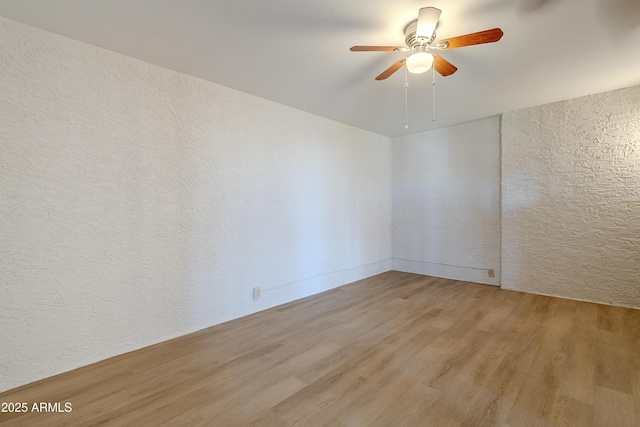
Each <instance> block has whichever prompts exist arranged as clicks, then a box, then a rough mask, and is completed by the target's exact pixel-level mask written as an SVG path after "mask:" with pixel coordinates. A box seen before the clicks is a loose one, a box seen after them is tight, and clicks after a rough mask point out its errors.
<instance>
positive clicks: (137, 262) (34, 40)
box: [0, 19, 391, 390]
mask: <svg viewBox="0 0 640 427" xmlns="http://www.w3.org/2000/svg"><path fill="white" fill-rule="evenodd" d="M0 93H1V94H2V95H1V96H0V292H1V296H0V337H1V338H0V390H6V389H9V388H13V387H15V386H18V385H21V384H24V383H27V382H30V381H33V380H37V379H40V378H43V377H46V376H49V375H52V374H56V373H59V372H62V371H66V370H69V369H73V368H76V367H79V366H81V365H86V364H89V363H91V362H95V361H97V360H101V359H104V358H107V357H110V356H113V355H116V354H120V353H123V352H127V351H130V350H133V349H137V348H140V347H143V346H146V345H150V344H153V343H156V342H159V341H163V340H166V339H168V338H172V337H175V336H179V335H182V334H185V333H188V332H191V331H195V330H198V329H201V328H204V327H207V326H210V325H213V324H217V323H220V322H223V321H226V320H229V319H232V318H235V317H239V316H242V315H245V314H248V313H252V312H255V311H258V310H261V309H265V308H267V307H270V306H274V305H277V304H281V303H283V302H286V301H289V300H293V299H297V298H300V297H304V296H307V295H310V294H313V293H316V292H319V291H322V290H326V289H329V288H332V287H335V286H338V285H342V284H345V283H348V282H350V281H354V280H357V279H360V278H363V277H366V276H370V275H373V274H377V273H379V272H382V271H386V270H389V269H390V267H391V262H390V250H391V237H390V233H391V184H390V183H391V141H390V140H389V139H388V138H386V137H382V136H378V135H375V134H372V133H368V132H365V131H361V130H358V129H355V128H352V127H349V126H346V125H343V124H339V123H336V122H332V121H329V120H326V119H323V118H320V117H317V116H313V115H311V114H308V113H305V112H302V111H298V110H294V109H291V108H288V107H285V106H282V105H279V104H275V103H272V102H269V101H266V100H263V99H259V98H256V97H253V96H251V95H247V94H244V93H240V92H237V91H234V90H231V89H228V88H225V87H221V86H219V85H216V84H212V83H209V82H206V81H202V80H199V79H196V78H193V77H189V76H186V75H182V74H180V73H177V72H172V71H169V70H166V69H162V68H159V67H157V66H154V65H150V64H147V63H144V62H141V61H138V60H134V59H131V58H128V57H125V56H122V55H119V54H115V53H112V52H109V51H106V50H103V49H100V48H97V47H93V46H89V45H86V44H82V43H78V42H76V41H73V40H69V39H66V38H63V37H59V36H56V35H53V34H50V33H46V32H44V31H41V30H36V29H33V28H30V27H27V26H24V25H21V24H18V23H15V22H12V21H8V20H4V19H0ZM254 286H261V287H262V288H263V297H262V299H259V300H253V299H252V293H251V289H252V287H254Z"/></svg>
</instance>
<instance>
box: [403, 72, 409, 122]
mask: <svg viewBox="0 0 640 427" xmlns="http://www.w3.org/2000/svg"><path fill="white" fill-rule="evenodd" d="M404 128H405V129H409V72H408V71H407V67H406V66H405V67H404Z"/></svg>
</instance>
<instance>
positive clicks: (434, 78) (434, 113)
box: [431, 67, 436, 122]
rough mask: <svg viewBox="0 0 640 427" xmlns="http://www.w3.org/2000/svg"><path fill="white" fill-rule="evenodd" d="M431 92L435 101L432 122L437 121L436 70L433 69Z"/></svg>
mask: <svg viewBox="0 0 640 427" xmlns="http://www.w3.org/2000/svg"><path fill="white" fill-rule="evenodd" d="M431 71H432V73H431V75H432V78H431V92H432V97H431V98H432V99H433V118H432V119H431V121H432V122H435V121H436V68H435V67H432V68H431Z"/></svg>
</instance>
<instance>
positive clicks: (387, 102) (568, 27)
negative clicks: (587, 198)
mask: <svg viewBox="0 0 640 427" xmlns="http://www.w3.org/2000/svg"><path fill="white" fill-rule="evenodd" d="M424 6H435V7H437V8H439V9H441V10H442V16H441V18H440V22H439V26H438V29H437V35H438V37H437V38H438V39H442V38H448V37H452V36H457V35H461V34H467V33H471V32H476V31H481V30H485V29H489V28H494V27H500V28H502V30H503V31H504V37H503V38H502V40H501V41H500V42H498V43H493V44H485V45H478V46H470V47H465V48H460V49H453V50H449V51H445V52H443V53H442V54H441V55H442V56H443V57H445V58H446V59H448V60H449V61H450V62H451V63H453V64H454V65H456V66H457V67H458V72H457V73H455V74H453V75H452V76H449V77H446V78H443V77H441V76H440V75H436V91H437V93H436V108H437V121H435V122H433V121H432V120H431V118H432V114H433V111H432V106H431V105H432V98H431V73H428V74H423V75H409V129H405V127H404V123H405V98H404V96H405V95H404V79H405V72H404V69H402V70H400V71H398V72H397V73H396V74H394V75H393V76H391V77H390V78H389V79H387V80H384V81H375V80H374V77H375V76H377V75H378V74H379V73H381V72H382V71H383V70H384V69H386V68H387V67H388V66H390V65H391V64H392V63H394V62H395V61H397V60H398V59H400V58H402V57H403V55H405V56H406V54H403V53H401V52H398V53H396V52H350V51H349V47H351V46H352V45H403V44H404V34H403V31H404V28H405V26H406V25H407V24H408V23H409V22H411V21H413V20H415V19H416V18H417V14H418V9H419V8H421V7H424ZM0 16H4V17H6V18H9V19H13V20H16V21H20V22H23V23H26V24H28V25H33V26H35V27H40V28H43V29H46V30H48V31H52V32H54V33H58V34H62V35H65V36H68V37H71V38H74V39H77V40H81V41H84V42H87V43H90V44H93V45H97V46H100V47H103V48H106V49H109V50H112V51H116V52H121V53H123V54H126V55H129V56H132V57H136V58H139V59H142V60H144V61H147V62H151V63H153V64H157V65H161V66H163V67H167V68H170V69H173V70H177V71H181V72H183V73H186V74H191V75H193V76H197V77H200V78H203V79H206V80H210V81H212V82H216V83H219V84H222V85H225V86H228V87H231V88H235V89H238V90H240V91H244V92H248V93H251V94H254V95H257V96H260V97H263V98H267V99H270V100H272V101H275V102H279V103H281V104H285V105H289V106H292V107H295V108H299V109H301V110H305V111H309V112H311V113H315V114H318V115H320V116H323V117H327V118H330V119H334V120H337V121H340V122H344V123H347V124H350V125H353V126H356V127H359V128H362V129H367V130H370V131H372V132H375V133H378V134H382V135H387V136H398V135H403V134H408V133H415V132H421V131H424V130H427V129H432V128H436V127H442V126H447V125H450V124H454V123H461V122H466V121H470V120H474V119H478V118H481V117H487V116H491V115H494V114H498V113H501V112H504V111H511V110H515V109H519V108H525V107H529V106H533V105H540V104H544V103H549V102H553V101H557V100H561V99H569V98H574V97H577V96H582V95H587V94H592V93H597V92H603V91H607V90H612V89H617V88H622V87H628V86H633V85H638V84H640V0H475V1H468V0H420V1H416V0H396V1H388V0H357V1H356V0H314V1H312V0H270V1H258V0H244V1H241V0H0Z"/></svg>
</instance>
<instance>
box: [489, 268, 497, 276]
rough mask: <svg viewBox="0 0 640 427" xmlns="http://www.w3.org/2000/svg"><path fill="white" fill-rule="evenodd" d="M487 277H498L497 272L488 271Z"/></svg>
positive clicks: (491, 269)
mask: <svg viewBox="0 0 640 427" xmlns="http://www.w3.org/2000/svg"><path fill="white" fill-rule="evenodd" d="M487 275H488V276H489V277H496V271H495V270H494V269H493V268H490V269H488V270H487Z"/></svg>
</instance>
